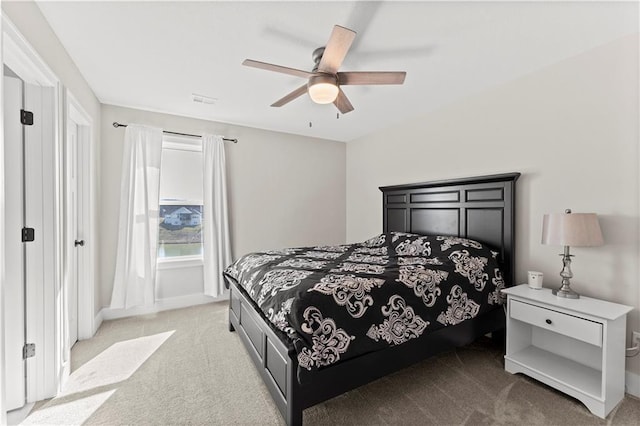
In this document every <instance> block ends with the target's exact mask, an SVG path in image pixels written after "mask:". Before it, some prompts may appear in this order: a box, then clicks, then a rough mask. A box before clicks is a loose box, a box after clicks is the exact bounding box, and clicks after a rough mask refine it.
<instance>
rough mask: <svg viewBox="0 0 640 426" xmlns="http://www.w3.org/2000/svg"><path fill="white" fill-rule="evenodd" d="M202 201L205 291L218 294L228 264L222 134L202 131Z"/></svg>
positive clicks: (229, 256)
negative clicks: (215, 134)
mask: <svg viewBox="0 0 640 426" xmlns="http://www.w3.org/2000/svg"><path fill="white" fill-rule="evenodd" d="M202 154H203V157H204V200H203V201H204V205H203V226H202V230H203V233H202V243H203V259H204V294H206V295H209V296H213V297H217V296H220V295H221V294H222V293H223V292H224V280H223V278H222V271H224V268H226V267H227V266H228V265H230V264H231V244H230V242H229V217H228V213H227V180H226V171H225V159H224V141H223V139H222V136H214V135H203V136H202Z"/></svg>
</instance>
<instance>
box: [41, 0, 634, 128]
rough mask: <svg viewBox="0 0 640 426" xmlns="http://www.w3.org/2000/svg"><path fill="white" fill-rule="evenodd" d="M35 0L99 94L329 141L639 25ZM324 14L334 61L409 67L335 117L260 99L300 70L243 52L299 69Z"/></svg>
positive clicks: (548, 6)
mask: <svg viewBox="0 0 640 426" xmlns="http://www.w3.org/2000/svg"><path fill="white" fill-rule="evenodd" d="M38 4H39V6H40V9H41V10H42V12H43V14H44V16H45V17H46V19H47V20H48V21H49V23H50V24H51V26H52V27H53V29H54V31H55V32H56V34H57V35H58V37H59V38H60V40H61V42H62V44H63V45H64V46H65V47H66V49H67V51H68V52H69V54H70V55H71V57H72V58H73V60H74V61H75V63H76V64H77V66H78V68H79V69H80V71H81V72H82V74H83V75H84V76H85V78H86V80H87V81H88V83H89V85H90V86H91V87H92V88H93V90H94V92H95V94H96V95H97V97H98V99H99V100H100V101H101V102H102V103H106V104H113V105H122V106H128V107H133V108H140V109H147V110H153V111H161V112H168V113H172V114H177V115H184V116H190V117H197V118H203V119H208V120H214V121H221V122H227V123H234V124H240V125H245V126H251V127H257V128H263V129H271V130H277V131H281V132H287V133H294V134H300V135H306V136H314V137H320V138H326V139H334V140H340V141H349V140H352V139H355V138H358V137H361V136H364V135H366V134H368V133H371V132H374V131H376V130H379V129H381V128H384V127H387V126H389V125H391V124H394V123H398V122H401V121H403V120H405V119H407V118H411V117H415V116H419V115H422V114H424V113H426V112H428V111H431V110H434V109H436V108H439V107H441V106H443V105H446V104H448V103H451V102H453V101H454V100H457V99H460V98H463V97H465V96H468V95H470V94H473V93H477V92H479V91H481V90H483V89H485V88H487V87H490V86H493V85H496V84H500V83H503V82H506V81H509V80H513V79H515V78H517V77H519V76H522V75H525V74H527V73H529V72H532V71H534V70H537V69H540V68H542V67H544V66H547V65H550V64H553V63H555V62H558V61H560V60H562V59H565V58H567V57H570V56H573V55H576V54H578V53H580V52H583V51H585V50H588V49H590V48H592V47H595V46H597V45H601V44H603V43H606V42H609V41H612V40H614V39H616V38H619V37H622V36H624V35H627V34H630V33H634V32H637V31H638V12H637V10H638V9H637V8H638V6H637V4H635V3H610V2H569V3H564V2H563V3H553V2H552V3H542V2H536V3H520V2H491V3H485V2H471V3H462V2H448V3H442V2H396V1H388V2H319V1H318V2H309V1H302V2H265V1H260V2H243V1H234V2H219V1H216V2H193V3H192V2H189V3H186V2H39V3H38ZM335 24H339V25H343V26H346V27H348V28H351V29H353V30H355V31H356V32H357V33H358V35H357V37H356V41H355V42H354V44H353V46H352V48H351V51H350V52H349V54H348V56H347V57H346V59H345V61H344V63H343V65H342V67H341V70H342V71H407V78H406V81H405V84H404V85H403V86H348V87H345V88H344V91H345V93H346V94H347V96H348V97H349V98H350V100H351V102H352V103H353V105H354V106H355V111H353V112H351V113H349V114H346V115H344V116H340V118H339V119H336V112H337V110H336V109H335V107H333V105H316V104H314V103H313V102H311V100H310V99H309V98H308V96H302V97H300V98H298V99H297V100H295V101H293V102H291V103H290V104H288V105H285V106H284V107H281V108H272V107H270V106H269V105H270V104H271V103H273V102H274V101H276V100H277V99H279V98H280V97H282V96H284V95H285V94H286V93H288V92H290V91H292V90H293V89H295V88H297V87H299V86H300V85H301V84H303V83H304V81H303V80H302V79H299V78H296V77H291V76H287V75H284V74H279V73H274V72H268V71H264V70H259V69H254V68H248V67H243V66H241V63H242V61H243V60H244V59H245V58H250V59H256V60H259V61H265V62H271V63H275V64H278V65H284V66H289V67H293V68H300V69H305V70H311V68H312V66H313V62H312V59H311V53H312V51H313V50H314V49H315V48H316V47H319V46H323V45H324V44H325V43H326V41H327V39H328V37H329V34H330V33H331V29H332V27H333V25H335ZM191 93H198V94H202V95H207V96H211V97H214V98H217V102H216V104H215V105H204V104H197V103H194V102H193V101H192V100H191ZM309 122H312V123H313V127H311V128H310V127H309Z"/></svg>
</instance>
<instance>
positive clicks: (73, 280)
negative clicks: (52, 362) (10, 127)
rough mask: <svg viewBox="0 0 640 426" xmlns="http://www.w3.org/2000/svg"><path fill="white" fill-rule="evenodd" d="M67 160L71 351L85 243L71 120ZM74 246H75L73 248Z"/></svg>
mask: <svg viewBox="0 0 640 426" xmlns="http://www.w3.org/2000/svg"><path fill="white" fill-rule="evenodd" d="M67 160H68V167H67V173H68V176H69V186H68V194H69V198H68V200H69V204H68V207H69V211H68V213H67V214H68V217H67V219H68V222H67V223H68V224H69V232H70V238H69V247H68V249H69V250H70V253H69V260H70V262H69V287H68V293H67V301H68V308H67V312H68V315H69V322H68V324H69V339H68V348H69V349H71V348H72V347H73V345H74V344H75V343H76V342H77V341H78V276H79V274H78V272H79V271H78V268H79V266H80V263H79V250H81V249H82V247H83V246H84V241H83V240H81V239H80V238H79V235H78V206H79V204H78V195H79V191H78V184H79V183H80V180H79V179H78V176H79V174H78V165H79V163H78V123H76V122H75V121H73V120H72V119H69V120H68V122H67ZM72 244H73V246H72Z"/></svg>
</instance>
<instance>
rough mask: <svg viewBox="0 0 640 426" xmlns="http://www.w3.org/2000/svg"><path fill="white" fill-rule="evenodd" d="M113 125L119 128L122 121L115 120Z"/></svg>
mask: <svg viewBox="0 0 640 426" xmlns="http://www.w3.org/2000/svg"><path fill="white" fill-rule="evenodd" d="M113 127H115V128H116V129H117V128H118V127H120V123H118V122H117V121H114V122H113Z"/></svg>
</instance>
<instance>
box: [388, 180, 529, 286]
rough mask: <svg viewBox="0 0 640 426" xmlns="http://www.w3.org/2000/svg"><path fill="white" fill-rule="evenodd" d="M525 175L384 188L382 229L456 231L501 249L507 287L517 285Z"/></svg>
mask: <svg viewBox="0 0 640 426" xmlns="http://www.w3.org/2000/svg"><path fill="white" fill-rule="evenodd" d="M518 177H520V173H505V174H500V175H490V176H478V177H472V178H463V179H450V180H442V181H435V182H424V183H413V184H408V185H396V186H383V187H380V190H381V191H382V207H383V232H391V231H398V232H411V233H416V234H430V235H454V236H458V237H464V238H469V239H473V240H478V241H481V242H483V243H486V244H488V245H489V246H491V247H493V248H495V249H496V250H498V252H499V253H500V258H501V259H500V260H501V264H502V271H503V273H504V279H505V285H506V286H512V285H513V284H514V283H515V256H514V251H515V243H514V241H515V202H516V185H515V184H516V180H518Z"/></svg>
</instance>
